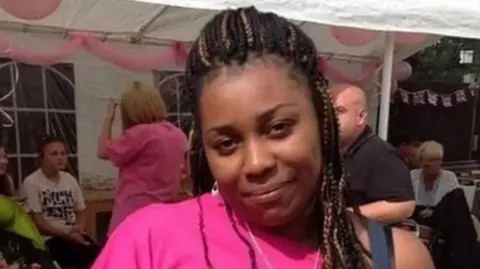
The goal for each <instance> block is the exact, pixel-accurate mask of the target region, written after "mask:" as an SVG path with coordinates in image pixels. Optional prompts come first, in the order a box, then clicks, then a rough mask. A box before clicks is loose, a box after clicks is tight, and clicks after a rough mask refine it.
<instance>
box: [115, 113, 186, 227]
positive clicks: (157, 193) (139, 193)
mask: <svg viewBox="0 0 480 269" xmlns="http://www.w3.org/2000/svg"><path fill="white" fill-rule="evenodd" d="M186 152H187V139H186V136H185V134H184V133H183V132H182V130H181V129H179V128H177V127H175V126H174V125H172V124H171V123H170V122H168V121H162V122H159V123H151V124H139V125H136V126H134V127H132V128H130V129H128V130H126V131H125V132H124V133H123V135H122V136H121V137H120V138H118V139H115V140H111V141H109V142H108V145H107V150H106V154H107V157H108V159H109V160H110V161H112V162H113V163H114V164H115V165H116V166H117V167H118V168H119V170H120V175H119V181H118V184H117V190H116V195H115V205H114V208H113V213H112V219H111V221H110V228H109V234H110V233H111V232H112V231H113V229H115V227H116V226H117V225H118V224H119V223H120V222H121V221H122V220H123V219H124V218H125V217H127V216H128V215H129V214H131V213H133V212H134V211H135V210H137V209H139V208H141V207H144V206H146V205H148V204H151V203H158V202H170V201H172V200H174V199H175V197H176V195H177V193H178V191H179V190H180V181H181V169H182V165H184V163H185V156H186Z"/></svg>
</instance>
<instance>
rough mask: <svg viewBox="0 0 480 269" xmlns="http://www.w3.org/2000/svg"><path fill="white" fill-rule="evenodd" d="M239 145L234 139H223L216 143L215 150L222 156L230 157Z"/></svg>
mask: <svg viewBox="0 0 480 269" xmlns="http://www.w3.org/2000/svg"><path fill="white" fill-rule="evenodd" d="M236 147H237V143H236V142H235V141H234V140H233V139H223V140H220V141H218V142H217V143H215V146H214V148H215V149H216V150H217V151H218V153H219V154H220V155H228V154H231V153H233V151H234V150H235V149H236Z"/></svg>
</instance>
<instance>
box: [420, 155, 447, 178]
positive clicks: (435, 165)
mask: <svg viewBox="0 0 480 269" xmlns="http://www.w3.org/2000/svg"><path fill="white" fill-rule="evenodd" d="M442 163H443V158H441V157H430V158H428V157H427V158H422V169H423V173H424V174H426V175H429V176H437V175H438V174H439V173H440V169H441V168H442Z"/></svg>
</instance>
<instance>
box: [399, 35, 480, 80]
mask: <svg viewBox="0 0 480 269" xmlns="http://www.w3.org/2000/svg"><path fill="white" fill-rule="evenodd" d="M462 50H473V51H474V61H473V63H471V64H461V63H460V52H461V51H462ZM479 54H480V40H475V39H465V38H453V37H444V38H442V39H440V40H439V41H437V42H436V43H435V44H434V45H432V46H430V47H428V48H426V49H424V50H422V51H420V52H418V53H416V54H415V55H413V56H412V57H410V58H409V59H408V61H409V62H410V63H411V64H412V66H413V69H414V73H413V76H412V80H423V81H425V80H427V81H446V82H462V80H463V75H464V74H467V73H476V74H479V75H480V57H479V56H480V55H479Z"/></svg>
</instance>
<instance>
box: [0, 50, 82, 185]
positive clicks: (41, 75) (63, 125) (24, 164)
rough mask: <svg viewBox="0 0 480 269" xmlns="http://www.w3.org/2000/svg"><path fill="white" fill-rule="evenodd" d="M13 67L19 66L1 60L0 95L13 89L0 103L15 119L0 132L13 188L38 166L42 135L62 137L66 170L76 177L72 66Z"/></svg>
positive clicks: (21, 65)
mask: <svg viewBox="0 0 480 269" xmlns="http://www.w3.org/2000/svg"><path fill="white" fill-rule="evenodd" d="M16 66H17V68H18V69H16V68H15V64H14V63H13V62H12V61H10V60H8V59H0V97H1V96H4V95H5V94H6V93H8V92H9V91H10V90H11V89H12V88H13V87H14V88H15V91H13V94H12V95H11V96H9V97H8V98H6V99H5V100H3V101H1V102H0V106H1V107H2V109H3V110H4V111H5V112H6V113H8V115H10V116H11V117H12V119H13V121H14V124H13V126H12V127H4V128H3V134H2V135H3V142H4V143H5V144H6V145H7V149H8V153H9V173H10V174H11V175H12V176H13V178H14V180H15V185H16V187H18V186H19V185H20V184H21V182H22V181H23V179H24V178H25V177H26V176H28V175H29V174H30V173H31V172H33V171H34V170H35V169H36V168H37V167H38V162H37V147H38V145H37V141H38V139H39V138H40V137H41V136H42V135H45V134H51V135H56V136H59V137H62V138H63V139H64V141H65V144H66V146H67V152H68V154H69V155H68V156H69V162H68V171H69V172H70V173H72V174H73V175H74V176H78V162H77V127H76V126H77V124H76V115H75V94H74V85H75V79H74V72H73V65H72V64H56V65H54V66H51V67H40V66H33V65H27V64H21V63H17V64H16ZM16 70H18V80H16V77H17V75H16V73H17V72H16ZM3 120H4V121H5V119H3Z"/></svg>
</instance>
